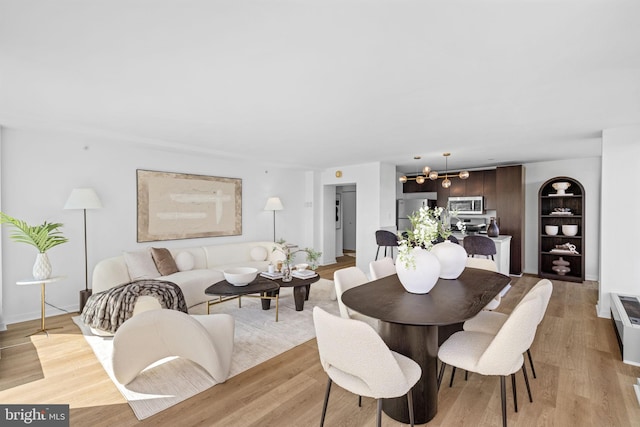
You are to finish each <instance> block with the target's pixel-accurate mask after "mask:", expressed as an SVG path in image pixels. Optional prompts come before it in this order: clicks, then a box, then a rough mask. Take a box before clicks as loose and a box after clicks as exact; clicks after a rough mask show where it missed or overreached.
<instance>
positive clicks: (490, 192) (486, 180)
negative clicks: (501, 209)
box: [473, 169, 497, 211]
mask: <svg viewBox="0 0 640 427" xmlns="http://www.w3.org/2000/svg"><path fill="white" fill-rule="evenodd" d="M483 172H484V176H483V180H482V195H483V196H484V208H485V210H492V211H494V210H496V204H497V197H496V170H495V169H487V170H485V171H483ZM473 173H475V172H473Z"/></svg>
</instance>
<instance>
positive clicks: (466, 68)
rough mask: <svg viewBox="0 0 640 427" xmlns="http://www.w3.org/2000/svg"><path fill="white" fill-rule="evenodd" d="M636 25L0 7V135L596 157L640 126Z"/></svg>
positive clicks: (272, 157) (576, 13) (302, 1)
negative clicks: (613, 132)
mask: <svg viewBox="0 0 640 427" xmlns="http://www.w3.org/2000/svg"><path fill="white" fill-rule="evenodd" d="M639 22H640V1H620V0H602V1H588V0H580V1H578V0H576V1H570V0H555V1H543V0H529V1H525V0H503V1H498V0H494V1H489V0H462V1H455V0H453V1H451V0H446V1H430V0H225V1H220V0H183V1H168V0H144V1H143V0H92V1H81V0H75V1H71V0H31V1H24V0H0V125H2V126H6V127H9V128H34V129H52V130H63V131H71V132H78V133H81V134H84V135H96V136H100V137H107V138H110V139H112V140H122V141H130V142H132V143H144V144H158V145H159V146H165V147H167V148H169V149H175V147H183V148H184V149H186V150H189V151H194V152H202V153H209V154H212V155H216V156H221V157H230V158H237V157H243V156H246V155H250V156H257V157H260V158H262V159H263V160H264V161H265V162H284V163H285V164H290V165H291V164H295V165H297V166H301V167H305V168H325V167H329V166H336V165H347V164H355V163H365V162H372V161H385V162H389V163H393V164H397V165H401V166H403V167H404V170H408V171H412V170H417V167H418V166H421V165H423V164H429V165H432V166H434V167H435V168H440V169H442V168H444V159H443V157H442V152H444V151H450V152H451V153H452V155H451V158H450V161H449V168H450V169H454V168H456V167H465V168H472V167H484V166H490V165H496V164H510V163H518V162H533V161H543V160H551V159H563V158H575V157H590V156H599V155H600V142H601V132H602V130H603V129H607V128H613V127H620V126H628V125H633V124H638V123H640V23H639ZM414 155H421V156H422V157H423V160H422V161H420V162H416V161H414V160H413V159H412V158H413V156H414Z"/></svg>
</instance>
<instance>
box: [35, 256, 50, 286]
mask: <svg viewBox="0 0 640 427" xmlns="http://www.w3.org/2000/svg"><path fill="white" fill-rule="evenodd" d="M32 273H33V278H34V279H36V280H44V279H48V278H49V277H51V263H50V262H49V257H48V256H47V254H46V253H44V254H41V253H39V254H38V255H36V262H35V264H33V271H32Z"/></svg>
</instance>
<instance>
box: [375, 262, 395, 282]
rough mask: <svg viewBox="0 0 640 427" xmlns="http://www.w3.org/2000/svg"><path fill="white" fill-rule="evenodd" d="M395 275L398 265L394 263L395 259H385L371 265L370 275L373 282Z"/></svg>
mask: <svg viewBox="0 0 640 427" xmlns="http://www.w3.org/2000/svg"><path fill="white" fill-rule="evenodd" d="M394 274H396V265H395V264H394V263H393V258H389V257H384V258H382V259H379V260H377V261H371V262H370V263H369V275H370V276H371V280H378V279H382V278H383V277H387V276H392V275H394Z"/></svg>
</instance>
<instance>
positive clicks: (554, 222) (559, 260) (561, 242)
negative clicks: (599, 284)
mask: <svg viewBox="0 0 640 427" xmlns="http://www.w3.org/2000/svg"><path fill="white" fill-rule="evenodd" d="M558 183H568V184H569V186H568V188H566V189H565V190H564V191H563V190H562V187H565V186H566V185H563V184H558ZM554 184H555V185H554ZM584 208H585V194H584V187H583V186H582V184H580V182H579V181H577V180H575V179H573V178H569V177H566V176H558V177H555V178H552V179H550V180H548V181H547V182H545V183H544V184H542V186H541V187H540V191H538V218H539V221H538V224H539V225H538V275H539V276H540V277H543V278H547V279H554V280H566V281H570V282H584V249H585V244H584V235H585V224H586V222H585V216H584ZM563 226H564V227H563ZM556 229H557V232H556V233H555V234H554V231H555V230H556ZM574 231H575V234H574ZM574 247H575V248H574ZM567 269H568V270H567Z"/></svg>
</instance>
